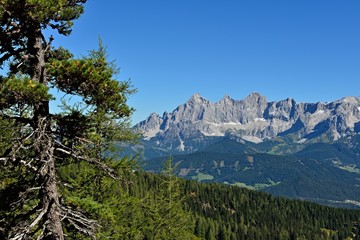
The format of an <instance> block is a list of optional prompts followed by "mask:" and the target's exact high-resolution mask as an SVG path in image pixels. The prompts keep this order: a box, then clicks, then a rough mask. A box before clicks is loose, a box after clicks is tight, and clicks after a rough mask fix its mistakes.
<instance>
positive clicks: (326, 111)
mask: <svg viewBox="0 0 360 240" xmlns="http://www.w3.org/2000/svg"><path fill="white" fill-rule="evenodd" d="M359 126H360V98H359V97H345V98H342V99H340V100H337V101H334V102H332V103H328V104H323V103H296V102H295V100H294V99H292V98H287V99H284V100H280V101H273V102H268V101H267V100H266V98H265V97H264V96H262V95H261V94H259V93H256V92H255V93H251V94H250V95H249V96H247V97H246V98H245V99H242V100H234V99H232V98H231V97H230V96H228V95H225V96H224V98H222V99H221V100H220V101H218V102H215V103H213V102H210V101H208V100H206V99H205V98H203V97H202V96H201V95H200V94H199V93H196V94H194V95H193V96H191V98H190V99H189V100H188V101H187V102H186V103H185V104H182V105H179V107H177V108H176V109H175V110H174V111H173V112H170V113H164V114H163V116H162V117H160V116H159V115H158V114H155V113H153V114H151V115H150V116H149V117H148V118H147V119H146V120H145V121H142V122H141V123H139V124H138V125H137V126H135V127H136V128H138V129H139V130H140V131H142V132H143V133H144V136H146V138H147V139H151V138H154V139H157V140H156V141H157V142H159V144H160V145H161V144H162V142H167V145H166V146H178V147H179V149H184V151H187V150H189V149H193V144H190V143H189V141H192V142H194V143H195V142H196V143H200V142H201V141H203V140H202V139H203V138H204V137H209V136H211V137H224V136H229V134H230V135H234V136H236V137H238V138H241V139H244V140H247V141H252V142H260V141H262V140H264V139H268V138H270V139H271V138H274V137H276V136H284V135H287V134H295V135H294V141H299V142H304V141H307V139H312V138H316V137H320V136H322V135H324V134H325V135H326V136H327V137H329V139H333V140H336V139H338V138H339V137H343V136H346V135H347V134H355V133H356V132H359V130H358V129H359V128H360V127H359ZM174 139H175V140H174ZM180 143H181V144H180ZM179 144H180V145H179Z"/></svg>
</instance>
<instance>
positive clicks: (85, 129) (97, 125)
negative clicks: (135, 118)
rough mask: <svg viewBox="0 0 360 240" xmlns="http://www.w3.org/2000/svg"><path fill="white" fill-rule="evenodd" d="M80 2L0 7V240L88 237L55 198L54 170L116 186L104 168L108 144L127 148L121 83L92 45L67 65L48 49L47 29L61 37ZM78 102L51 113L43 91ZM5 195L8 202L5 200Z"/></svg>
mask: <svg viewBox="0 0 360 240" xmlns="http://www.w3.org/2000/svg"><path fill="white" fill-rule="evenodd" d="M85 3H86V0H0V16H1V19H0V66H2V67H3V66H4V65H5V64H8V71H7V74H6V76H1V77H0V125H6V126H10V124H12V125H13V126H14V127H12V128H3V127H1V130H0V131H1V133H0V136H1V137H2V138H4V137H5V138H6V141H3V140H1V146H0V163H1V167H0V172H2V174H1V175H0V177H1V184H0V195H1V196H2V197H1V209H0V214H1V215H0V238H7V239H12V240H19V239H29V238H33V237H36V238H38V239H59V240H62V239H64V229H66V227H67V228H68V230H66V231H71V230H73V231H75V232H80V233H82V234H85V235H89V236H91V235H94V234H95V232H96V228H97V222H96V221H94V220H91V219H89V218H88V217H87V216H85V214H84V213H83V212H82V211H81V210H79V209H75V208H73V207H71V206H68V205H67V203H66V199H63V198H62V197H61V194H60V192H59V189H60V188H61V187H64V185H66V183H64V182H60V179H59V177H58V176H57V174H58V172H57V169H58V168H59V167H60V166H61V165H66V164H70V163H76V162H80V161H83V162H87V163H89V164H90V165H92V166H93V167H95V168H97V169H99V170H101V171H103V172H106V173H107V174H108V175H109V176H111V177H114V178H116V177H117V176H116V173H115V171H114V170H113V168H111V167H109V165H108V163H110V162H111V161H112V158H113V156H112V155H111V154H110V153H109V150H111V149H112V146H111V144H112V143H113V142H115V141H123V140H131V139H132V134H131V131H130V130H129V124H128V120H127V118H128V116H130V114H131V113H132V109H131V108H130V107H129V106H128V105H127V104H126V101H127V97H128V95H129V94H131V93H132V92H133V89H132V88H131V86H130V83H129V82H118V81H116V80H114V79H113V77H114V74H116V73H117V69H116V68H115V66H114V65H113V64H112V63H111V62H108V61H107V59H106V53H105V49H104V48H103V47H102V45H101V44H100V48H99V50H97V51H92V52H90V54H89V56H87V57H82V58H81V59H75V58H74V57H73V55H72V54H71V53H70V52H69V51H67V50H65V49H63V48H58V49H56V48H54V47H52V45H51V44H52V41H53V40H54V38H53V37H52V36H50V37H48V38H47V37H46V36H45V35H44V30H45V29H53V30H55V31H57V33H58V34H61V35H65V36H67V35H69V34H70V33H71V26H72V24H73V20H76V19H77V18H79V17H80V15H81V14H82V13H83V9H84V4H85ZM50 88H55V89H57V90H58V91H59V92H61V93H64V94H67V95H70V96H78V97H79V99H81V100H80V103H79V104H80V105H78V107H74V106H66V105H65V110H66V111H65V112H63V113H57V114H55V113H52V112H51V111H50V109H49V101H50V100H52V99H54V96H52V95H51V94H50V91H49V89H50ZM8 193H11V194H8Z"/></svg>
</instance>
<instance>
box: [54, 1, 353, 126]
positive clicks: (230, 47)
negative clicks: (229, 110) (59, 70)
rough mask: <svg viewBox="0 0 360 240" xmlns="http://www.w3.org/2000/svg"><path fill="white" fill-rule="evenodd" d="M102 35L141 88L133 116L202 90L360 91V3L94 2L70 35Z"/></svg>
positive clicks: (92, 41)
mask: <svg viewBox="0 0 360 240" xmlns="http://www.w3.org/2000/svg"><path fill="white" fill-rule="evenodd" d="M98 36H101V38H102V39H103V42H104V44H105V45H107V46H108V53H109V57H110V59H112V60H116V64H117V65H118V66H119V67H120V68H121V73H120V75H119V76H117V78H118V79H119V80H127V79H131V80H132V83H133V85H134V87H135V88H137V89H138V92H137V93H136V94H135V95H133V96H131V97H130V100H129V104H130V105H131V106H133V107H134V108H135V109H136V112H135V114H134V115H133V123H137V122H138V121H140V120H143V119H145V118H146V117H147V116H148V115H149V114H150V113H151V112H157V113H159V114H162V113H163V112H164V111H172V110H173V109H174V108H176V107H177V106H178V105H180V104H182V103H184V102H185V101H186V100H187V99H188V98H189V97H190V96H191V95H192V94H194V93H200V94H201V95H202V96H204V97H205V98H207V99H208V100H210V101H218V100H220V99H221V98H222V97H223V96H224V95H230V96H231V97H232V98H234V99H242V98H244V97H246V96H247V95H248V94H250V93H251V92H259V93H261V94H262V95H264V96H266V97H267V99H268V100H270V101H272V100H280V99H285V98H287V97H293V98H294V99H295V100H296V101H297V102H318V101H332V100H335V99H339V98H341V97H344V96H349V95H351V96H359V95H360V1H359V0H347V1H340V0H338V1H333V0H301V1H300V0H294V1H289V0H271V1H269V0H222V1H220V0H151V1H150V0H121V1H119V0H105V1H99V0H89V1H88V3H87V4H86V8H85V14H84V15H83V16H82V17H81V18H80V19H79V20H78V21H76V22H75V25H74V31H73V33H72V35H70V36H69V37H66V38H64V37H57V38H56V39H55V43H56V44H60V45H62V46H64V47H66V48H69V49H70V50H71V51H73V52H74V53H75V54H76V55H79V54H85V53H86V51H87V50H90V49H92V48H96V47H97V41H98Z"/></svg>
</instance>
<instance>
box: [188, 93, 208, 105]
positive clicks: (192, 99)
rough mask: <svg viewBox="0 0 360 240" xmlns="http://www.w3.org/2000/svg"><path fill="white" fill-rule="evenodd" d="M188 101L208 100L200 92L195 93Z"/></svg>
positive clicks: (201, 101) (199, 101) (200, 101)
mask: <svg viewBox="0 0 360 240" xmlns="http://www.w3.org/2000/svg"><path fill="white" fill-rule="evenodd" d="M187 102H188V103H203V102H207V100H206V99H205V98H203V97H202V96H201V95H200V94H199V93H195V94H194V95H192V96H191V97H190V98H189V100H188V101H187Z"/></svg>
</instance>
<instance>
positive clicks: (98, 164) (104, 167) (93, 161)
mask: <svg viewBox="0 0 360 240" xmlns="http://www.w3.org/2000/svg"><path fill="white" fill-rule="evenodd" d="M61 145H62V144H61ZM62 146H63V145H62ZM55 150H57V151H59V152H62V153H65V154H67V155H69V156H71V157H73V158H75V159H78V160H83V161H86V162H88V163H91V164H93V165H95V166H96V167H98V168H99V169H101V170H103V171H104V172H106V173H107V174H108V175H109V176H110V177H111V178H113V179H118V176H117V174H116V173H115V171H114V169H112V168H111V167H109V166H108V165H106V164H105V163H102V162H100V161H99V160H97V159H92V158H87V157H84V156H80V155H77V154H76V153H74V152H73V151H71V150H70V151H69V150H65V149H63V148H60V147H57V148H55Z"/></svg>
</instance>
